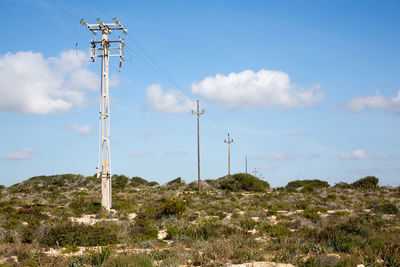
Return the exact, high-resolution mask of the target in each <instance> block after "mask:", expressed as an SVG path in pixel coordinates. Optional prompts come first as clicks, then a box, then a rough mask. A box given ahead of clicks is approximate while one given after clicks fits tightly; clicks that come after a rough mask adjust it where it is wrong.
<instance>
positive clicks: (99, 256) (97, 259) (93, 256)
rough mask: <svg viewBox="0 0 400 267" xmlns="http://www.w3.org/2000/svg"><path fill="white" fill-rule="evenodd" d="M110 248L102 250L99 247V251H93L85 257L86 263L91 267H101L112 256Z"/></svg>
mask: <svg viewBox="0 0 400 267" xmlns="http://www.w3.org/2000/svg"><path fill="white" fill-rule="evenodd" d="M112 252H113V251H112V249H111V248H108V247H106V248H103V247H101V248H100V249H99V250H93V251H91V252H90V253H89V255H88V256H87V260H86V261H87V263H89V264H90V265H91V266H96V267H102V266H104V263H105V262H106V260H107V259H108V258H110V256H111V254H112Z"/></svg>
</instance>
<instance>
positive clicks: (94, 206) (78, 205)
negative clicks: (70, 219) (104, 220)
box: [69, 198, 101, 216]
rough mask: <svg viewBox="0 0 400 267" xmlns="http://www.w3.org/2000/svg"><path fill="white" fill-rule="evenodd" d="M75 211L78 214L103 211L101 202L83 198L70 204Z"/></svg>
mask: <svg viewBox="0 0 400 267" xmlns="http://www.w3.org/2000/svg"><path fill="white" fill-rule="evenodd" d="M69 207H70V208H71V209H72V211H73V213H74V214H75V215H77V216H80V215H82V214H98V213H99V212H100V211H101V203H100V202H89V201H87V200H85V199H83V198H81V199H79V200H78V201H73V202H71V203H70V204H69Z"/></svg>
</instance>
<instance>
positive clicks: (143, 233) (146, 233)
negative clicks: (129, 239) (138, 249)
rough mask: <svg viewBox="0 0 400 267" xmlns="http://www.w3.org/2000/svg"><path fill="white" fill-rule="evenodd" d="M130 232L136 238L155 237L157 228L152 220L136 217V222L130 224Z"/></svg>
mask: <svg viewBox="0 0 400 267" xmlns="http://www.w3.org/2000/svg"><path fill="white" fill-rule="evenodd" d="M130 233H131V234H132V235H134V239H136V240H149V239H157V237H158V229H157V227H156V226H155V224H154V222H153V221H152V220H145V219H140V218H138V219H137V220H136V223H135V224H133V225H131V227H130Z"/></svg>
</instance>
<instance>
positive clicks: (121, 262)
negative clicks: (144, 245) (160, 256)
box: [104, 254, 154, 267]
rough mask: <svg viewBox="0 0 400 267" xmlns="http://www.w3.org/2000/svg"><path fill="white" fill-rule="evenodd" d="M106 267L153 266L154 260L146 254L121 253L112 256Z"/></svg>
mask: <svg viewBox="0 0 400 267" xmlns="http://www.w3.org/2000/svg"><path fill="white" fill-rule="evenodd" d="M104 266H105V267H153V266H154V264H153V260H152V259H151V258H150V256H148V255H146V254H138V255H121V256H117V257H115V258H111V259H110V260H108V261H107V262H106V264H105V265H104Z"/></svg>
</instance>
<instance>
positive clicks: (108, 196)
mask: <svg viewBox="0 0 400 267" xmlns="http://www.w3.org/2000/svg"><path fill="white" fill-rule="evenodd" d="M81 24H82V25H85V26H86V27H88V28H89V30H90V31H91V32H92V33H93V34H94V35H97V32H100V33H101V37H102V38H101V39H102V40H101V41H91V42H90V44H91V50H90V52H91V53H90V57H91V59H92V61H93V62H94V61H95V58H96V57H101V63H102V67H101V98H100V116H99V119H100V140H99V141H100V144H99V145H100V146H101V153H100V157H99V161H101V170H100V173H98V177H100V178H101V205H102V206H103V207H104V208H105V209H106V210H108V211H109V210H110V209H111V206H112V181H111V161H110V98H109V90H108V65H109V58H110V57H119V58H120V67H121V63H122V60H123V58H124V57H123V48H124V41H123V40H122V39H119V40H117V41H110V40H109V38H108V36H109V35H110V34H111V32H112V31H117V30H122V31H123V32H124V33H127V31H126V29H125V28H124V27H123V26H122V25H121V23H120V22H119V21H118V19H116V18H115V19H114V21H113V23H103V21H102V20H101V19H97V23H96V24H88V23H87V22H86V21H85V20H81ZM115 43H117V44H118V45H119V46H117V47H112V45H113V44H115ZM111 50H119V54H115V55H112V54H110V53H109V52H110V51H111ZM96 51H101V54H100V55H96ZM99 164H100V162H99Z"/></svg>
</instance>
